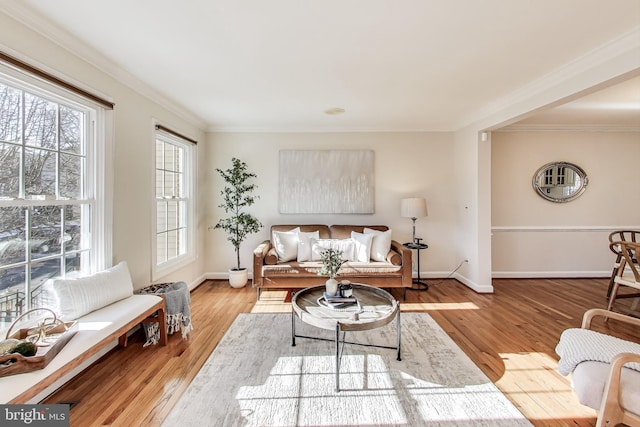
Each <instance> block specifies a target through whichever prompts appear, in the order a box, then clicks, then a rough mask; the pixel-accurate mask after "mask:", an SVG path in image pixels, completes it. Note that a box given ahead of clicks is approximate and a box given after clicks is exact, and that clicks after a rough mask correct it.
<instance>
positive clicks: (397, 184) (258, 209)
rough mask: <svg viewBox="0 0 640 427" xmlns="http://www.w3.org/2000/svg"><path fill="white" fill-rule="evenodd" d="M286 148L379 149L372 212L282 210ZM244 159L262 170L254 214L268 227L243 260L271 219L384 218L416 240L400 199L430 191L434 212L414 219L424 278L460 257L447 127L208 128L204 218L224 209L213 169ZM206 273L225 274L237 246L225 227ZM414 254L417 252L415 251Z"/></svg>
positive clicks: (247, 263) (401, 236)
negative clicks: (281, 164) (281, 165)
mask: <svg viewBox="0 0 640 427" xmlns="http://www.w3.org/2000/svg"><path fill="white" fill-rule="evenodd" d="M281 149H314V150H322V149H371V150H374V152H375V154H374V156H375V166H374V167H375V213H374V214H372V215H281V214H279V213H278V152H279V150H281ZM232 157H237V158H239V159H240V160H242V161H244V162H246V163H247V165H248V167H249V170H250V171H251V172H254V173H256V174H257V175H258V179H257V180H256V181H255V182H256V183H257V184H258V186H259V187H258V189H257V191H256V194H258V195H260V200H258V202H257V203H256V204H255V205H254V206H253V207H252V209H251V212H252V213H253V214H254V215H255V216H257V217H258V218H259V219H260V221H262V223H263V224H264V225H265V228H263V229H262V230H261V232H260V233H259V234H256V235H252V236H250V237H249V239H248V240H247V241H246V242H245V243H244V244H243V246H242V247H241V263H242V265H243V266H244V267H249V268H251V252H252V250H253V248H255V246H256V245H257V244H258V243H259V242H261V241H262V240H265V239H267V238H268V230H269V227H270V226H271V225H273V224H297V223H320V224H370V225H373V224H384V225H387V226H389V227H390V228H391V229H392V230H393V238H394V239H396V240H398V241H400V242H407V241H410V240H411V220H410V219H408V218H402V217H400V199H402V198H404V197H414V196H416V197H425V198H426V199H427V204H428V211H429V216H428V217H425V218H419V219H418V220H417V221H416V235H417V236H418V237H423V238H424V239H425V242H426V243H427V244H428V245H429V249H428V250H426V251H423V252H422V255H421V266H420V267H421V270H422V272H424V273H425V275H426V277H429V276H438V277H442V275H443V274H444V275H446V274H448V273H449V272H450V271H451V270H453V268H454V267H455V266H456V265H457V264H458V263H459V262H460V261H461V259H460V258H459V256H458V255H457V254H456V251H455V245H454V244H453V239H454V234H455V228H456V216H457V212H458V206H457V200H456V195H455V185H454V181H455V179H454V164H453V159H454V156H453V135H452V134H450V133H266V134H265V133H210V134H208V144H207V147H206V160H205V163H206V171H205V175H206V178H205V179H206V185H207V186H208V187H209V188H210V194H209V195H208V200H207V212H209V215H208V217H207V224H209V225H213V224H215V223H216V222H217V220H218V218H219V217H220V215H223V214H224V212H223V211H222V209H220V208H218V207H217V205H219V204H220V203H221V197H220V195H219V192H220V189H221V188H222V186H223V182H222V179H221V178H220V177H219V176H218V174H217V173H216V172H215V168H221V169H227V168H228V167H230V166H231V158H232ZM206 242H207V243H206V247H207V250H206V263H205V266H206V267H205V268H206V271H207V272H208V273H210V274H213V275H215V274H221V273H225V272H226V271H227V269H228V268H230V267H232V266H233V265H234V252H233V247H232V246H231V244H230V243H229V242H228V241H227V240H226V235H225V234H224V232H223V231H221V230H212V231H208V232H207V239H206ZM414 255H415V252H414Z"/></svg>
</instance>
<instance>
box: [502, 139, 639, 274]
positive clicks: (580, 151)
mask: <svg viewBox="0 0 640 427" xmlns="http://www.w3.org/2000/svg"><path fill="white" fill-rule="evenodd" d="M638 159H640V132H613V131H612V132H596V131H516V132H494V133H493V137H492V158H491V163H492V184H491V188H492V195H493V198H492V227H493V242H492V247H493V250H492V252H493V275H494V277H514V276H515V277H517V276H520V277H575V276H581V277H594V276H602V275H604V276H607V275H609V274H610V272H611V263H612V256H613V254H612V253H611V252H610V251H609V248H608V238H607V237H608V235H609V233H610V231H612V230H614V229H620V228H629V227H631V228H636V229H640V216H639V215H638V212H640V191H638V186H637V183H638V179H637V173H638V169H637V168H638ZM552 161H568V162H572V163H575V164H577V165H578V166H580V167H582V168H583V169H584V170H585V172H586V173H587V176H588V179H589V184H588V186H587V189H586V191H585V193H584V194H582V195H581V196H580V197H579V198H577V199H576V200H573V201H571V202H567V203H552V202H549V201H547V200H544V199H543V198H541V197H540V196H538V194H536V192H535V191H534V190H533V187H532V183H531V181H532V177H533V175H534V174H535V172H536V171H537V170H538V168H539V167H541V166H542V165H544V164H546V163H549V162H552Z"/></svg>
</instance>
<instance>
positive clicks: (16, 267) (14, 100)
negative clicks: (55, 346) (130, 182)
mask: <svg viewBox="0 0 640 427" xmlns="http://www.w3.org/2000/svg"><path fill="white" fill-rule="evenodd" d="M104 121H105V112H104V109H103V108H101V107H99V106H97V105H95V104H94V103H93V102H91V101H89V100H86V99H84V98H82V97H79V96H76V95H74V94H71V93H67V92H66V91H64V90H62V89H61V88H59V87H56V86H55V85H52V84H48V83H44V82H42V81H36V80H35V79H33V78H31V77H30V76H28V75H21V74H20V73H18V72H16V71H15V70H13V69H11V68H9V67H6V68H5V67H4V66H2V67H0V329H4V328H6V327H7V326H8V325H9V324H10V323H11V322H13V320H15V318H16V317H17V316H19V315H20V314H22V313H23V312H25V311H27V310H30V309H31V308H35V307H40V306H43V305H46V303H45V302H44V301H43V299H42V286H43V284H44V282H45V281H46V280H47V279H49V278H54V277H60V276H62V277H64V276H68V275H77V274H80V273H90V272H92V271H95V270H96V269H98V268H103V267H105V266H106V262H107V260H110V258H111V256H110V253H109V251H110V247H111V245H110V236H109V235H108V234H107V233H105V224H106V223H107V218H106V215H105V206H106V203H105V200H104V197H103V196H102V195H103V194H105V188H106V184H104V182H105V181H106V178H107V177H105V176H104V173H98V171H104V170H106V169H107V168H106V167H105V164H106V163H107V162H108V161H110V156H106V155H105V152H106V147H105V146H106V145H107V142H106V140H107V139H106V136H105V133H104V131H103V129H104ZM98 141H100V144H98ZM99 145H100V146H99ZM98 158H100V159H101V160H100V162H101V163H100V164H98V163H97V161H96V159H98ZM97 183H101V184H100V186H98V185H97Z"/></svg>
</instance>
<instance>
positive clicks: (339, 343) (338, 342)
mask: <svg viewBox="0 0 640 427" xmlns="http://www.w3.org/2000/svg"><path fill="white" fill-rule="evenodd" d="M396 325H397V327H396V334H397V335H396V338H397V341H396V346H395V347H393V346H386V345H377V344H366V343H359V342H353V341H346V340H345V338H346V335H347V331H341V330H340V322H336V330H335V338H334V339H329V338H322V337H312V336H307V335H297V334H296V314H295V312H294V311H293V310H292V311H291V346H292V347H295V346H296V338H306V339H312V340H320V341H332V342H334V343H335V347H336V392H339V391H340V362H341V360H342V354H343V352H344V345H345V344H350V345H359V346H363V347H376V348H386V349H389V350H396V351H397V353H398V355H397V358H396V359H397V360H399V361H400V360H402V350H401V349H402V342H401V336H402V334H401V322H400V310H398V311H397V314H396ZM340 332H342V339H340Z"/></svg>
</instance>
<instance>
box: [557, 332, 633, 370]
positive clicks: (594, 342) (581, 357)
mask: <svg viewBox="0 0 640 427" xmlns="http://www.w3.org/2000/svg"><path fill="white" fill-rule="evenodd" d="M556 353H557V354H558V356H560V361H559V362H558V371H559V372H560V373H561V374H562V375H569V374H570V373H571V372H572V371H573V369H574V368H575V367H576V366H577V365H578V364H579V363H582V362H587V361H593V362H604V363H611V359H613V358H614V356H615V355H617V354H619V353H637V354H640V344H637V343H634V342H631V341H625V340H623V339H620V338H616V337H613V336H611V335H607V334H603V333H600V332H596V331H592V330H590V329H582V328H571V329H567V330H565V331H564V332H562V334H561V335H560V341H559V342H558V345H557V346H556ZM625 367H627V368H631V369H634V370H636V371H640V363H628V364H626V365H625Z"/></svg>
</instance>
